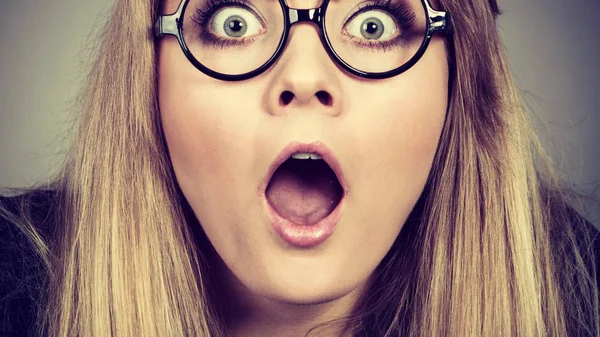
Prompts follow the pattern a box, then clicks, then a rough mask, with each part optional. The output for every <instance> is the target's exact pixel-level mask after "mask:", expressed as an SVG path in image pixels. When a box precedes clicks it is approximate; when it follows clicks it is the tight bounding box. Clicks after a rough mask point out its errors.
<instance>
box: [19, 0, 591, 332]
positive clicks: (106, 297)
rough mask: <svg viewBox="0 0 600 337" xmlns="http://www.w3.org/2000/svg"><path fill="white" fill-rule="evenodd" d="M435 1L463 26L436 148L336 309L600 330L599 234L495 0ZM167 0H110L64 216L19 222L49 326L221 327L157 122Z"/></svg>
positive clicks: (518, 327)
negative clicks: (568, 182)
mask: <svg viewBox="0 0 600 337" xmlns="http://www.w3.org/2000/svg"><path fill="white" fill-rule="evenodd" d="M440 2H441V5H442V7H443V8H444V9H445V10H447V11H448V12H450V13H452V15H453V29H454V34H453V35H451V36H450V37H449V40H448V41H447V47H448V58H449V64H450V69H451V83H450V93H449V97H450V104H449V108H448V114H447V119H446V123H445V126H444V130H443V133H442V137H441V141H440V144H439V148H438V151H437V154H436V158H435V163H434V166H433V169H432V171H431V173H430V178H429V181H428V183H427V186H426V188H425V190H424V191H423V195H422V197H421V199H420V201H419V202H418V204H417V206H416V207H415V209H414V210H413V213H412V214H411V216H410V218H409V220H408V221H407V223H406V224H405V228H403V230H402V232H401V234H400V236H399V237H398V238H397V240H396V243H395V244H394V246H393V247H392V249H391V250H390V252H389V253H388V254H387V256H386V257H385V258H384V259H383V261H382V263H381V264H380V265H379V266H378V268H377V270H376V271H375V273H376V275H377V277H376V279H375V281H374V284H373V285H372V287H371V289H370V290H369V291H368V292H367V293H366V294H364V295H363V297H362V298H361V300H360V301H359V303H358V304H357V306H356V309H355V312H354V314H353V315H352V316H351V317H348V318H346V319H344V320H341V321H340V322H343V323H344V325H345V326H346V327H345V329H346V331H347V332H348V333H351V334H353V335H357V336H358V335H367V336H393V335H395V336H508V335H511V336H547V335H548V336H565V335H566V334H567V333H569V332H571V333H572V332H573V331H577V333H576V334H577V335H581V334H588V335H596V336H598V335H600V330H599V321H598V317H599V313H598V307H599V306H598V290H597V287H596V283H595V282H596V281H595V280H596V271H595V268H593V267H594V266H595V260H594V256H593V254H594V252H593V251H592V250H591V248H590V247H591V246H592V241H591V238H590V234H589V233H588V230H587V227H586V226H585V222H584V220H583V219H581V218H580V217H579V216H578V215H577V212H575V211H573V210H572V208H571V207H572V206H570V203H571V199H570V195H571V194H569V193H567V192H565V191H568V189H566V188H565V187H564V186H563V185H562V184H561V182H560V179H558V174H557V173H555V172H553V171H552V166H551V165H550V164H549V160H548V159H547V158H546V156H545V155H544V154H543V151H542V149H541V147H540V146H539V145H538V143H537V140H536V138H535V135H534V133H533V131H532V128H531V126H530V123H529V121H528V118H527V114H526V111H525V109H524V107H523V106H522V103H521V102H522V100H521V98H520V97H519V93H518V91H517V90H516V86H515V84H514V83H513V80H512V79H511V77H510V75H509V69H508V67H507V61H506V57H505V55H504V52H503V50H502V47H501V42H500V39H499V37H498V34H497V31H496V26H495V17H496V15H497V14H498V8H497V5H496V3H495V0H489V1H488V0H441V1H440ZM158 8H159V2H158V1H150V2H148V1H142V0H117V1H116V2H115V5H114V9H113V11H112V14H111V17H110V19H109V21H108V23H107V25H106V27H105V29H104V31H103V32H102V39H101V41H100V44H99V48H98V55H97V59H96V61H95V63H94V64H93V67H92V69H91V71H90V73H89V76H88V78H87V84H86V86H85V88H84V89H83V91H82V95H81V97H82V99H81V107H80V108H81V113H82V114H81V119H80V124H79V129H78V131H77V135H76V137H75V142H74V144H73V146H72V148H71V151H70V153H69V155H68V160H67V163H66V165H65V168H64V170H63V171H62V174H61V176H60V178H59V179H57V180H56V182H55V184H54V188H55V189H56V190H57V198H58V203H59V205H60V208H59V211H58V212H57V217H56V224H57V225H56V232H55V233H53V234H52V236H51V238H49V239H47V240H43V239H42V236H41V235H39V234H38V233H37V232H36V231H35V229H34V224H32V223H31V222H30V221H21V222H20V226H21V228H22V229H23V230H24V231H25V232H27V233H29V236H30V238H31V240H32V242H33V243H34V244H35V245H36V247H37V249H38V251H39V254H40V256H41V258H42V261H44V263H45V265H46V267H47V269H48V271H49V275H50V288H49V291H48V298H47V300H46V303H47V305H46V309H45V311H43V312H42V313H41V317H40V329H39V330H40V332H43V333H47V334H48V335H50V336H55V337H59V336H61V337H62V336H113V335H118V336H145V337H151V336H225V335H227V329H226V326H225V325H224V322H223V318H222V317H220V316H219V315H220V312H219V308H218V294H215V293H214V292H215V288H213V287H212V286H211V282H210V278H209V277H210V275H209V272H208V269H207V268H208V261H209V259H208V258H207V256H206V254H207V251H206V250H207V249H208V248H207V246H208V245H204V246H203V245H202V244H199V241H198V239H197V233H193V232H192V228H193V226H192V225H191V222H194V221H195V219H194V218H193V216H190V212H189V209H188V208H189V207H188V206H186V202H185V200H184V198H183V197H182V195H181V192H180V191H179V190H178V188H177V184H176V181H175V179H174V176H173V173H172V168H171V166H170V165H171V164H170V162H169V159H168V155H167V149H166V146H165V143H164V138H163V135H162V133H161V125H160V118H159V112H158V105H157V98H156V80H157V74H156V48H155V44H154V42H153V38H152V35H151V27H152V23H153V20H154V19H155V17H156V14H157V13H156V11H157V10H158ZM589 266H592V269H589V270H588V268H589ZM333 323H335V322H333ZM574 329H575V330H574Z"/></svg>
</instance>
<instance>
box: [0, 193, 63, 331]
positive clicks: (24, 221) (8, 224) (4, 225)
mask: <svg viewBox="0 0 600 337" xmlns="http://www.w3.org/2000/svg"><path fill="white" fill-rule="evenodd" d="M55 199H56V198H55V193H54V192H53V191H49V190H43V191H42V190H36V191H30V192H28V193H26V194H22V195H18V196H12V197H6V196H0V335H1V336H29V335H32V334H33V332H34V329H35V327H36V324H35V323H36V317H37V314H38V310H39V309H40V308H41V302H42V297H43V294H44V290H45V288H46V286H47V285H48V273H47V271H46V268H45V265H44V263H43V262H42V259H41V258H40V256H39V254H38V253H37V249H36V245H35V242H34V241H33V240H32V239H31V233H34V232H35V233H36V234H37V235H39V238H40V239H42V240H46V238H47V237H48V236H49V235H50V233H51V232H52V231H53V228H54V214H55V209H56V206H55V205H56V202H55Z"/></svg>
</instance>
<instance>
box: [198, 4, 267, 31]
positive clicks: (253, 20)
mask: <svg viewBox="0 0 600 337" xmlns="http://www.w3.org/2000/svg"><path fill="white" fill-rule="evenodd" d="M210 29H211V31H212V32H213V33H214V34H215V35H216V36H219V37H223V38H241V37H247V36H252V35H256V34H260V33H262V32H264V31H265V29H264V28H263V25H262V23H261V21H260V20H259V19H258V18H257V17H256V15H254V14H253V13H252V12H251V11H249V10H248V9H245V8H241V7H226V8H223V9H221V10H219V11H218V12H217V13H215V15H214V16H213V19H212V21H211V23H210Z"/></svg>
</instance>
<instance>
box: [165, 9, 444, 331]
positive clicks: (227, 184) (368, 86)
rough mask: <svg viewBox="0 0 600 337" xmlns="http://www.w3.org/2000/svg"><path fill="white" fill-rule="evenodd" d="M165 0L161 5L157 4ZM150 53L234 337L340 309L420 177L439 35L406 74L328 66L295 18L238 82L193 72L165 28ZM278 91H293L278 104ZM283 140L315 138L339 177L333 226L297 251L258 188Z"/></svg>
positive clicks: (438, 93) (434, 141)
mask: <svg viewBox="0 0 600 337" xmlns="http://www.w3.org/2000/svg"><path fill="white" fill-rule="evenodd" d="M288 3H289V5H290V6H291V7H296V8H310V7H316V6H317V5H319V3H318V1H312V0H311V1H307V0H302V1H300V0H297V1H292V0H289V1H288ZM178 4H179V1H177V0H175V1H170V0H169V1H166V2H165V3H164V4H163V8H162V13H164V14H168V13H172V12H174V11H175V10H176V8H177V6H178ZM434 6H435V4H434ZM158 62H159V68H158V69H159V93H158V94H159V105H160V111H161V118H162V123H163V129H164V133H165V136H166V140H167V144H168V149H169V155H170V158H171V160H172V163H173V167H174V171H175V175H176V178H177V181H178V183H179V185H180V186H181V189H182V191H183V193H184V195H185V197H186V199H187V200H188V201H189V203H190V205H191V207H192V209H193V211H194V213H195V214H196V216H197V218H198V220H199V222H200V223H201V225H202V228H203V230H204V231H205V232H206V234H207V236H208V238H209V240H210V241H211V243H212V245H213V246H214V247H215V249H216V251H217V253H218V255H219V258H220V260H221V262H222V264H223V266H224V268H223V269H222V273H221V276H220V277H221V278H222V280H223V285H224V287H226V292H227V293H228V294H230V296H229V297H228V301H229V302H230V305H233V307H235V308H237V311H235V312H234V313H233V314H232V317H230V319H231V324H230V327H231V328H232V330H233V331H234V333H235V335H236V336H265V335H270V336H303V335H304V334H305V333H306V332H307V331H308V330H309V329H310V328H311V327H313V326H314V325H316V324H318V323H321V322H324V321H327V320H329V319H332V318H335V317H340V316H342V315H345V314H348V313H349V312H350V311H351V310H352V307H353V305H354V304H355V302H356V300H357V298H358V296H359V295H360V294H361V292H363V291H364V289H366V285H367V284H368V281H369V276H370V275H371V274H372V272H373V271H374V269H375V268H376V266H377V265H378V263H379V262H380V261H381V260H382V259H383V257H384V256H385V254H386V253H387V252H388V250H389V249H390V247H391V246H392V243H393V242H394V240H395V238H396V236H397V235H398V233H399V231H400V230H401V229H402V226H403V224H404V222H405V220H406V218H407V216H408V215H409V213H410V211H411V210H412V208H413V206H414V205H415V203H416V201H417V199H418V197H419V195H420V194H421V192H422V190H423V187H424V184H425V182H426V179H427V177H428V174H429V172H430V169H431V165H432V161H433V158H434V155H435V151H436V148H437V145H438V142H439V137H440V133H441V129H442V126H443V122H444V118H445V114H446V109H447V103H448V102H447V93H448V64H447V59H446V56H445V49H444V43H443V40H442V38H441V37H439V36H434V38H433V39H432V41H431V44H430V46H429V48H428V50H427V52H426V53H425V55H424V56H423V58H422V59H421V60H420V61H419V62H418V63H417V64H416V65H415V66H413V67H412V68H411V69H410V70H408V71H407V72H405V73H403V74H401V75H399V76H396V77H392V78H389V79H385V80H365V79H361V78H358V77H355V76H352V75H351V74H349V73H347V72H345V71H343V70H342V69H340V68H339V67H338V66H337V65H336V64H335V63H334V61H333V60H332V59H330V57H329V56H328V54H327V53H326V51H325V49H324V47H323V45H322V44H321V42H320V40H319V37H318V29H317V27H316V26H313V25H312V24H307V23H303V24H297V25H295V26H294V27H293V28H292V30H291V34H290V40H289V44H288V46H287V49H286V51H285V52H284V54H283V55H282V57H281V58H280V59H279V60H278V61H277V63H276V64H275V65H273V66H272V67H271V68H270V69H269V70H268V71H267V72H265V73H263V74H262V75H260V76H258V77H255V78H252V79H250V80H246V81H241V82H224V81H219V80H216V79H213V78H211V77H209V76H207V75H205V74H203V73H202V72H200V71H198V70H197V69H196V68H195V67H194V66H193V65H192V64H191V63H190V62H188V61H187V59H186V58H185V56H184V55H183V53H182V52H181V49H180V47H179V45H178V43H177V41H176V39H175V38H171V37H169V38H163V39H161V40H160V42H159V61H158ZM285 91H289V92H291V93H293V98H292V100H291V101H289V102H288V101H282V100H281V99H280V98H281V96H282V93H283V92H285ZM319 91H320V92H326V93H327V94H328V96H329V98H330V99H329V102H325V101H323V100H320V99H319V97H318V96H317V95H316V93H317V92H319ZM232 98H235V99H232ZM292 141H300V142H305V143H310V142H314V141H320V142H323V143H325V144H326V145H327V146H329V148H330V149H331V150H332V151H333V153H334V154H335V155H336V156H337V158H338V159H339V162H340V164H341V168H342V170H343V172H344V174H345V176H346V178H347V180H348V186H347V190H346V192H347V195H346V200H345V207H344V210H343V212H342V215H341V219H340V221H339V223H338V224H337V227H336V230H335V232H334V234H333V235H332V236H331V237H330V238H329V239H328V240H326V241H325V242H324V243H322V244H320V245H318V246H315V247H313V248H310V249H299V248H294V247H292V246H290V245H288V244H287V243H286V242H285V241H283V240H282V239H281V238H280V237H279V236H278V235H277V234H276V233H275V232H274V230H273V228H272V227H271V224H270V223H269V221H268V215H267V212H266V209H265V208H264V205H263V204H262V203H261V200H260V198H259V193H258V186H259V184H260V183H261V181H262V179H263V178H264V176H265V175H266V173H267V170H268V167H269V165H270V164H271V163H272V162H273V161H274V159H275V157H276V156H277V155H278V154H279V153H280V151H281V150H282V149H283V148H284V147H285V146H286V145H287V144H289V143H290V142H292Z"/></svg>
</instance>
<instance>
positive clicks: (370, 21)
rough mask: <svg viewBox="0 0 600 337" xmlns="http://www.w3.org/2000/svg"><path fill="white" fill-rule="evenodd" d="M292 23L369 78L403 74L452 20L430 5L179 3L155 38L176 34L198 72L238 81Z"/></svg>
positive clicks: (279, 48)
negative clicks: (310, 28) (312, 28)
mask: <svg viewBox="0 0 600 337" xmlns="http://www.w3.org/2000/svg"><path fill="white" fill-rule="evenodd" d="M298 22H313V23H315V24H316V25H317V27H319V31H320V38H321V41H322V43H323V45H324V46H325V49H326V50H327V52H328V54H329V55H330V56H331V58H332V59H333V60H335V61H336V62H337V63H338V64H339V65H340V66H341V67H342V68H344V69H345V70H347V71H348V72H350V73H352V74H354V75H357V76H360V77H364V78H370V79H382V78H388V77H392V76H396V75H398V74H400V73H402V72H404V71H406V70H408V69H409V68H410V67H412V66H413V65H414V64H415V63H417V61H418V60H419V59H420V58H421V56H423V54H424V53H425V50H426V49H427V46H428V45H429V42H430V40H431V37H432V35H433V33H435V32H447V33H449V32H450V28H449V27H450V15H449V14H448V13H446V12H440V11H436V10H434V9H433V8H432V7H431V4H430V3H429V0H331V1H330V0H323V4H322V5H321V6H320V7H318V8H312V9H295V8H290V7H289V6H288V5H287V1H286V0H182V2H181V3H180V4H179V7H178V8H177V11H176V12H175V13H173V14H171V15H163V16H160V17H159V18H158V19H157V21H156V23H155V25H154V36H155V37H160V36H163V35H174V36H176V37H177V40H178V41H179V45H180V46H181V49H182V50H183V53H184V54H185V56H186V57H187V59H188V60H189V61H190V62H191V63H192V64H193V65H194V66H195V67H196V68H198V69H199V70H200V71H202V72H203V73H205V74H207V75H209V76H212V77H214V78H216V79H220V80H226V81H239V80H245V79H249V78H252V77H254V76H257V75H259V74H261V73H262V72H264V71H265V70H267V69H268V68H269V67H270V66H271V65H273V64H274V63H275V61H276V60H277V59H278V58H279V57H280V56H281V54H282V53H283V51H284V49H285V45H286V43H287V40H288V36H289V33H290V29H291V27H292V25H293V24H295V23H298Z"/></svg>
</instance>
